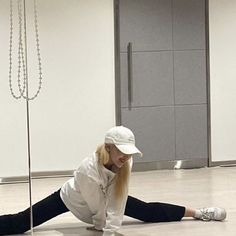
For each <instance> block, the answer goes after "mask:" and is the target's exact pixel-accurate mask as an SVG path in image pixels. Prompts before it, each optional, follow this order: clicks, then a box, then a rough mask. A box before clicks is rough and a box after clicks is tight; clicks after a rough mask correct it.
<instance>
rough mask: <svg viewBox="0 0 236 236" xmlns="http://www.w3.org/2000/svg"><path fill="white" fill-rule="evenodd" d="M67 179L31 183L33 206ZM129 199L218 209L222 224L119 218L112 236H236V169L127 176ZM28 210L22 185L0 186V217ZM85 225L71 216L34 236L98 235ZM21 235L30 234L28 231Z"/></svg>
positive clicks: (189, 220) (58, 218) (59, 218)
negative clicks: (119, 224)
mask: <svg viewBox="0 0 236 236" xmlns="http://www.w3.org/2000/svg"><path fill="white" fill-rule="evenodd" d="M67 179H68V178H48V179H37V180H33V202H35V201H38V200H40V199H42V198H44V197H45V196H47V195H48V194H50V193H52V192H53V191H56V190H57V189H58V188H60V186H61V185H62V184H63V183H64V182H65V181H66V180H67ZM130 195H132V196H134V197H137V198H140V199H142V200H145V201H160V202H168V203H173V204H179V205H184V206H188V207H194V208H199V207H205V206H220V207H224V208H226V210H227V219H226V220H225V221H224V222H213V221H212V222H202V221H197V220H193V219H184V220H182V221H181V222H170V223H155V224H144V223H142V222H139V221H137V220H134V219H132V218H129V217H125V218H124V223H123V226H122V228H121V229H120V230H119V233H118V234H117V236H122V235H123V236H156V235H158V236H177V235H181V236H185V235H186V236H187V235H191V236H195V235H196V236H199V235H200V236H205V235H209V236H211V235H212V236H222V235H226V236H235V235H236V202H235V201H236V167H214V168H201V169H191V170H161V171H148V172H135V173H132V177H131V183H130ZM27 206H28V189H27V184H7V185H0V214H5V213H14V212H17V211H20V210H22V209H24V208H25V207H27ZM87 226H88V225H86V224H84V223H82V222H80V221H78V220H77V219H76V218H75V217H74V216H73V215H72V214H71V213H66V214H64V215H61V216H58V217H56V218H55V219H52V220H50V221H49V222H47V223H45V224H43V225H41V226H39V227H37V228H36V229H35V230H34V235H35V236H45V235H50V236H59V235H63V236H75V235H76V236H77V235H81V236H101V235H102V234H101V233H99V232H94V231H88V230H86V227H87ZM26 235H30V232H28V233H27V234H26Z"/></svg>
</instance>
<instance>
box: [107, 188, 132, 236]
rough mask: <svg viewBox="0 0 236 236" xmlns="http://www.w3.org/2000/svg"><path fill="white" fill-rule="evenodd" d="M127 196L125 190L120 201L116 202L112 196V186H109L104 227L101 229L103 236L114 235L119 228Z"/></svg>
mask: <svg viewBox="0 0 236 236" xmlns="http://www.w3.org/2000/svg"><path fill="white" fill-rule="evenodd" d="M127 195H128V191H127V188H126V190H125V194H124V196H123V197H122V199H120V200H116V199H115V195H114V185H111V186H110V188H109V189H108V196H107V212H106V225H105V227H104V228H103V231H104V234H103V235H104V236H105V235H115V234H114V233H115V232H116V231H117V230H118V229H119V228H120V226H121V224H122V220H123V216H124V211H125V205H126V201H127Z"/></svg>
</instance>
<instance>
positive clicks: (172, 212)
mask: <svg viewBox="0 0 236 236" xmlns="http://www.w3.org/2000/svg"><path fill="white" fill-rule="evenodd" d="M184 214H185V207H182V206H177V205H172V204H167V203H160V202H149V203H147V202H143V201H141V200H139V199H137V198H134V197H131V196H128V199H127V203H126V207H125V215H127V216H130V217H133V218H135V219H138V220H141V221H144V222H168V221H180V220H181V219H182V218H183V217H184Z"/></svg>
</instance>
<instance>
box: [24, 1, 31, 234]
mask: <svg viewBox="0 0 236 236" xmlns="http://www.w3.org/2000/svg"><path fill="white" fill-rule="evenodd" d="M24 29H25V32H24V36H25V72H26V118H27V119H26V120H27V141H28V143H27V146H28V149H27V150H28V167H29V169H28V170H29V200H30V230H31V235H33V208H32V183H31V155H30V109H29V108H30V107H29V99H28V98H29V93H28V88H29V87H28V67H27V37H26V36H27V35H26V4H25V0H24Z"/></svg>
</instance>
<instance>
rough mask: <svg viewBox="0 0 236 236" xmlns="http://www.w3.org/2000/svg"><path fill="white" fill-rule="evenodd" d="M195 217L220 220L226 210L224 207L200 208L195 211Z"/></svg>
mask: <svg viewBox="0 0 236 236" xmlns="http://www.w3.org/2000/svg"><path fill="white" fill-rule="evenodd" d="M195 218H197V219H200V220H203V221H210V220H218V221H222V220H224V219H225V218H226V211H225V209H224V208H219V207H209V208H201V209H198V210H197V211H196V217H195Z"/></svg>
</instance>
